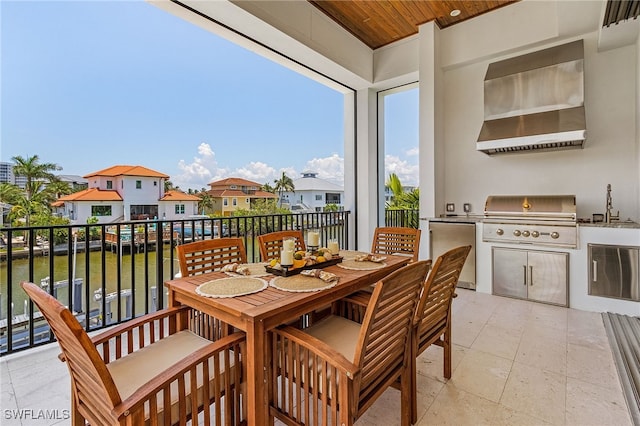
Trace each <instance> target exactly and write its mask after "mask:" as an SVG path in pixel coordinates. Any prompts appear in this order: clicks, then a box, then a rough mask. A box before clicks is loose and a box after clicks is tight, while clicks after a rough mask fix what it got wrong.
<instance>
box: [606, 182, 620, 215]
mask: <svg viewBox="0 0 640 426" xmlns="http://www.w3.org/2000/svg"><path fill="white" fill-rule="evenodd" d="M612 201H613V199H612V198H611V184H607V212H606V213H605V215H604V221H605V223H611V221H612V220H620V210H618V213H617V214H616V215H614V214H613V213H612V210H613V204H612Z"/></svg>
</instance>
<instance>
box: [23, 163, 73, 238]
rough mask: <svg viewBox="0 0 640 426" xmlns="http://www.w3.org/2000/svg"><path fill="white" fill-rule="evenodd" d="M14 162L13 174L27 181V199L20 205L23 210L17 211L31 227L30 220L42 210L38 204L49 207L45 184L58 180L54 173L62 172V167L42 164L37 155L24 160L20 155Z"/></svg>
mask: <svg viewBox="0 0 640 426" xmlns="http://www.w3.org/2000/svg"><path fill="white" fill-rule="evenodd" d="M11 160H13V162H14V164H15V165H14V166H13V173H14V174H15V175H17V176H24V177H25V178H26V179H27V182H26V185H25V197H24V199H23V200H21V202H20V203H19V204H21V207H22V209H17V210H18V211H20V212H21V213H20V214H24V215H25V216H24V217H25V220H26V225H27V226H29V222H30V218H31V215H32V214H33V213H36V212H40V211H42V209H41V208H40V207H38V206H36V205H35V204H36V203H43V204H45V205H47V204H48V203H47V201H48V200H47V197H46V191H45V187H44V185H43V182H51V181H54V180H56V177H55V175H54V174H53V173H52V172H53V171H55V170H62V167H60V166H58V165H57V164H54V163H42V164H41V163H40V158H39V157H38V156H37V155H33V156H31V157H27V158H23V157H22V156H20V155H17V156H15V157H13V158H12V159H11Z"/></svg>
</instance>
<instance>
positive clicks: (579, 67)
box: [476, 40, 586, 155]
mask: <svg viewBox="0 0 640 426" xmlns="http://www.w3.org/2000/svg"><path fill="white" fill-rule="evenodd" d="M585 136H586V124H585V111H584V47H583V42H582V40H578V41H575V42H572V43H569V44H564V45H561V46H556V47H552V48H550V49H545V50H541V51H538V52H534V53H530V54H527V55H523V56H518V57H515V58H511V59H507V60H504V61H500V62H495V63H492V64H490V65H489V67H488V69H487V74H486V76H485V80H484V123H483V125H482V129H481V130H480V135H479V136H478V142H477V144H476V148H477V150H478V151H482V152H484V153H485V154H488V155H494V154H505V153H516V152H529V151H534V150H535V151H549V150H561V149H570V148H582V147H583V144H584V140H585Z"/></svg>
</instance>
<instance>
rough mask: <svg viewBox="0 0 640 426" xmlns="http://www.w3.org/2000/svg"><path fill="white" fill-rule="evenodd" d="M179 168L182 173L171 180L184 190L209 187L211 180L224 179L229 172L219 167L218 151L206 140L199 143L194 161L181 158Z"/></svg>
mask: <svg viewBox="0 0 640 426" xmlns="http://www.w3.org/2000/svg"><path fill="white" fill-rule="evenodd" d="M178 168H179V169H180V171H181V172H182V173H180V174H179V175H177V176H175V177H172V178H171V181H172V182H173V184H174V185H175V186H179V187H180V188H182V189H184V190H186V189H188V188H193V189H200V188H208V184H209V183H210V182H212V181H214V180H218V179H222V178H223V177H226V176H227V174H228V171H227V170H226V169H224V168H219V167H218V161H217V160H216V153H215V152H214V151H213V150H212V149H211V146H210V145H209V144H207V143H205V142H203V143H201V144H200V145H198V156H196V157H194V158H193V162H191V163H187V162H186V161H185V160H180V161H179V162H178Z"/></svg>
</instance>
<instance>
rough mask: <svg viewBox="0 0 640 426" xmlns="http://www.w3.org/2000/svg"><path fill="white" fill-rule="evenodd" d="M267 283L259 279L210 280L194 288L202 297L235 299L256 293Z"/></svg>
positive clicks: (265, 286) (232, 278)
mask: <svg viewBox="0 0 640 426" xmlns="http://www.w3.org/2000/svg"><path fill="white" fill-rule="evenodd" d="M268 285H269V283H268V282H267V281H265V280H263V279H261V278H253V277H230V278H220V279H217V280H211V281H208V282H206V283H204V284H200V285H199V286H198V287H196V293H198V294H199V295H200V296H204V297H236V296H243V295H245V294H251V293H257V292H258V291H261V290H264V289H265V288H267V286H268Z"/></svg>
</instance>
